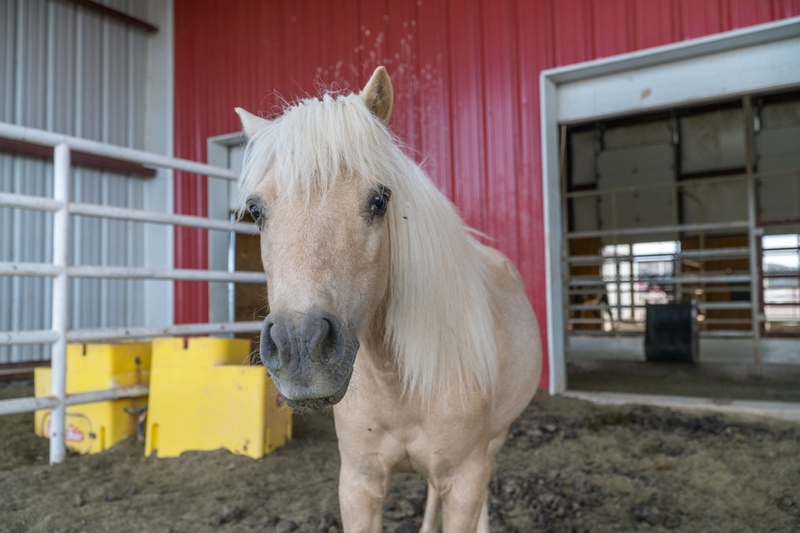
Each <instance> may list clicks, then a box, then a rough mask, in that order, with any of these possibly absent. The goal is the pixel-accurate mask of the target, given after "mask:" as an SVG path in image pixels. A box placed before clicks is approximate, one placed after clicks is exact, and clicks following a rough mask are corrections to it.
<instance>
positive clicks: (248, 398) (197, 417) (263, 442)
mask: <svg viewBox="0 0 800 533" xmlns="http://www.w3.org/2000/svg"><path fill="white" fill-rule="evenodd" d="M249 355H250V341H248V340H242V339H217V338H210V337H193V338H190V339H189V340H188V342H184V339H182V338H175V339H155V340H154V341H153V367H152V376H151V380H150V403H149V406H148V413H147V432H146V437H145V452H144V453H145V455H151V454H155V455H157V456H158V457H177V456H178V455H180V454H181V453H182V452H184V451H189V450H217V449H219V448H226V449H228V450H230V451H232V452H234V453H240V454H244V455H248V456H250V457H253V458H255V459H257V458H259V457H262V456H263V455H264V454H266V453H269V452H270V451H272V450H274V449H275V448H277V447H278V446H282V445H283V444H285V443H286V441H287V440H288V439H290V438H291V436H292V412H291V409H290V408H289V407H288V406H286V405H284V404H283V402H282V401H280V400H279V398H280V397H279V396H278V393H277V390H276V389H275V386H274V385H273V384H272V380H270V379H269V377H268V376H267V372H266V369H265V368H264V367H263V366H247V361H248V358H249Z"/></svg>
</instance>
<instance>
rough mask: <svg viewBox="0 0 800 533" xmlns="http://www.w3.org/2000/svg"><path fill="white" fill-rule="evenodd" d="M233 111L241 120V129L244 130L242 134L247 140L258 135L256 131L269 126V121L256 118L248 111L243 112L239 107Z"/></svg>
mask: <svg viewBox="0 0 800 533" xmlns="http://www.w3.org/2000/svg"><path fill="white" fill-rule="evenodd" d="M233 109H234V111H236V114H237V115H239V118H240V119H241V120H242V129H243V130H244V134H245V135H247V138H248V139H251V138H252V137H253V135H255V134H256V133H258V130H260V129H261V128H263V127H265V126H266V125H267V124H269V120H267V119H265V118H261V117H257V116H255V115H254V114H252V113H250V112H249V111H245V110H244V109H242V108H241V107H234V108H233Z"/></svg>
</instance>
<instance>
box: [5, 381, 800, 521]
mask: <svg viewBox="0 0 800 533" xmlns="http://www.w3.org/2000/svg"><path fill="white" fill-rule="evenodd" d="M31 393H32V388H31V386H30V385H29V384H27V385H26V384H22V385H20V384H17V385H12V386H8V385H5V386H0V397H5V398H8V397H14V396H25V395H31ZM47 450H48V446H47V442H46V441H45V440H44V439H40V438H38V437H35V436H34V434H33V415H32V414H24V415H14V416H5V417H0V531H2V532H20V533H21V532H47V533H51V532H64V533H66V532H75V533H78V532H95V531H113V532H137V533H138V532H160V533H166V532H187V533H190V532H198V531H199V532H203V531H220V532H243V531H268V532H272V531H276V532H290V531H297V532H311V533H317V532H327V533H333V532H336V531H340V526H339V521H338V512H339V511H338V503H337V496H336V487H337V472H338V467H339V457H338V451H337V449H336V436H335V433H334V430H333V424H332V420H331V418H330V417H329V416H327V415H324V414H322V415H313V416H306V417H304V418H297V417H296V418H295V439H294V440H293V441H292V442H291V443H290V444H288V445H287V446H285V447H283V448H280V449H278V450H277V451H275V452H273V453H272V454H270V455H268V456H266V457H264V458H263V459H261V460H257V461H256V460H252V459H250V458H248V457H243V456H237V455H233V454H231V453H229V452H227V451H216V452H205V453H201V452H192V453H186V454H184V455H182V456H181V457H179V458H177V459H158V458H146V457H144V456H143V450H144V446H143V444H142V443H139V442H136V441H135V439H131V440H129V441H126V442H124V443H121V444H119V445H117V446H115V447H114V448H112V449H110V450H108V451H106V452H104V453H100V454H97V455H93V456H85V457H81V456H70V457H69V458H68V459H67V461H65V463H64V464H61V465H58V466H55V467H52V468H51V467H49V466H48V465H47V464H46V460H47ZM490 501H491V524H492V532H493V533H501V532H502V533H512V532H520V533H524V532H535V531H555V532H562V531H563V532H572V531H576V532H595V531H598V532H604V531H652V532H655V531H668V530H669V531H680V532H693V531H697V532H745V531H753V532H767V531H782V532H784V531H785V532H790V531H794V532H797V531H800V426H798V425H796V424H790V423H785V422H775V421H769V420H747V419H739V418H734V417H728V416H719V415H704V414H697V413H693V414H685V413H678V412H675V411H670V410H667V409H656V408H647V407H641V406H626V407H599V406H595V405H592V404H588V403H585V402H582V401H579V400H573V399H569V398H560V397H559V398H552V397H550V396H548V395H547V394H546V393H544V392H543V391H540V392H539V393H538V394H537V396H536V398H535V399H534V401H533V403H532V404H531V405H530V406H529V407H528V409H527V410H526V411H525V413H524V414H523V415H522V417H521V418H520V419H519V420H518V421H517V423H515V425H514V426H513V428H512V432H511V435H510V436H509V439H508V443H507V444H506V446H505V447H504V448H503V450H502V451H501V452H500V454H499V456H498V458H497V468H496V471H495V475H494V478H493V481H492V483H491V500H490ZM424 502H425V484H424V482H423V481H422V479H421V478H419V477H416V476H397V477H396V478H395V482H394V484H393V486H392V489H391V491H390V494H389V496H388V498H387V502H386V506H385V508H384V531H386V532H402V533H405V532H412V531H416V530H417V529H418V527H419V524H420V522H421V516H422V511H423V506H424Z"/></svg>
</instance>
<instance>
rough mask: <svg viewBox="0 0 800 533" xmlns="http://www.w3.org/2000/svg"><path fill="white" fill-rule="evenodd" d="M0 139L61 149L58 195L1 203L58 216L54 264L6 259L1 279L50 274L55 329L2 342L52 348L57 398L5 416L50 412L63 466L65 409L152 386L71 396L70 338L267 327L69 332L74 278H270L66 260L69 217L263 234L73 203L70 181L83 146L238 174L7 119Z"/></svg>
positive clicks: (4, 404) (5, 334) (24, 404)
mask: <svg viewBox="0 0 800 533" xmlns="http://www.w3.org/2000/svg"><path fill="white" fill-rule="evenodd" d="M0 138H5V139H11V140H15V141H22V142H28V143H35V144H38V145H42V146H49V147H54V148H55V150H54V166H53V168H54V172H53V194H52V197H50V196H48V195H45V194H35V195H29V194H17V193H14V194H12V193H0V207H6V208H13V209H15V210H17V209H19V210H32V211H38V212H50V213H53V228H52V231H53V239H52V262H21V261H6V262H0V276H14V277H20V276H22V277H33V278H49V279H52V291H51V292H52V294H51V298H50V305H51V310H52V312H51V325H50V328H49V329H40V330H16V331H0V346H17V345H36V344H49V345H52V351H51V365H52V369H53V372H52V379H53V382H52V389H51V390H52V396H51V397H47V398H19V399H13V400H3V401H0V414H10V413H20V412H30V411H34V410H36V409H52V410H53V411H52V423H51V425H50V462H51V463H58V462H61V461H62V460H63V459H64V454H65V447H64V445H65V441H64V421H65V406H67V405H74V404H81V403H89V402H95V401H101V400H111V399H117V398H124V397H133V396H142V395H145V394H146V393H147V390H146V387H128V388H118V389H110V390H103V391H93V392H87V393H81V394H73V395H69V396H67V395H66V391H65V380H66V368H65V366H66V344H67V342H96V341H108V340H115V339H135V338H150V337H156V336H162V335H197V334H221V333H236V332H253V331H258V330H259V329H260V327H261V323H260V322H220V323H205V324H183V325H173V326H165V327H111V328H93V329H85V328H84V329H69V317H70V311H71V309H73V307H72V306H71V305H70V302H69V292H68V282H69V280H70V279H73V278H81V279H107V280H110V279H159V280H193V281H222V282H238V283H257V284H264V283H266V277H265V275H264V273H263V272H229V271H223V270H216V271H214V270H192V269H152V268H141V267H135V266H74V265H71V264H69V261H68V251H69V246H70V242H69V241H70V230H69V225H70V221H71V217H74V216H82V217H93V218H101V219H106V220H125V221H135V222H137V223H152V224H171V225H180V226H187V227H194V228H203V229H207V230H214V231H222V232H237V233H248V234H257V233H258V229H257V228H256V227H255V226H253V225H251V224H243V223H237V222H231V221H228V220H219V219H210V218H207V217H198V216H189V215H176V214H170V213H160V212H152V211H146V210H142V209H131V208H121V207H114V206H108V205H102V204H97V203H83V202H74V201H71V200H70V195H69V191H70V180H71V179H72V166H71V153H72V152H73V151H80V152H81V153H86V154H92V155H96V156H104V157H113V158H116V159H120V160H124V161H128V162H132V163H138V164H146V165H152V166H157V167H162V168H169V169H174V170H181V171H184V172H190V173H193V174H198V175H201V176H208V177H209V178H216V179H223V180H229V181H231V180H235V179H236V178H237V174H236V173H235V172H233V171H230V170H227V169H223V168H217V167H213V166H209V165H204V164H200V163H196V162H194V161H187V160H183V159H176V158H170V157H166V156H162V155H156V154H151V153H148V152H144V151H141V150H135V149H131V148H124V147H120V146H114V145H110V144H105V143H100V142H96V141H89V140H86V139H80V138H77V137H71V136H67V135H60V134H56V133H51V132H47V131H42V130H36V129H32V128H25V127H22V126H17V125H13V124H6V123H2V122H0ZM198 179H201V178H198ZM167 247H168V249H167V250H166V251H165V253H170V254H172V253H173V251H172V249H171V243H170V244H167ZM4 297H8V295H4ZM98 303H100V302H94V304H95V305H97V304H98ZM12 304H13V305H14V308H15V310H16V311H17V312H19V310H20V309H21V308H23V307H24V305H25V302H24V301H14V302H12Z"/></svg>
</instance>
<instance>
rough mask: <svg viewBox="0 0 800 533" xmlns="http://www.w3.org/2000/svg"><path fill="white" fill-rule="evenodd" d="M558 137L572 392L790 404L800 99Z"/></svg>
mask: <svg viewBox="0 0 800 533" xmlns="http://www.w3.org/2000/svg"><path fill="white" fill-rule="evenodd" d="M565 134H566V136H567V137H566V152H565V155H566V158H565V163H566V172H565V179H566V183H565V184H564V190H565V194H564V201H563V209H564V210H565V212H566V221H567V232H566V242H565V243H564V244H565V248H566V249H567V257H566V265H565V266H566V269H567V270H566V272H564V274H565V279H566V280H567V283H566V290H567V301H566V302H565V304H566V314H567V332H568V354H569V368H568V372H569V374H568V380H569V382H570V383H571V388H575V389H581V388H584V389H589V390H592V389H598V388H600V387H601V386H602V387H603V388H608V387H609V386H612V385H613V387H614V388H616V389H617V390H620V391H621V392H647V391H651V392H656V393H661V394H672V393H683V394H692V391H693V389H701V388H702V389H704V390H705V393H706V394H711V395H723V396H729V395H730V394H731V392H730V391H728V390H726V388H725V387H724V383H725V381H724V378H739V381H738V382H737V383H736V384H735V388H736V389H737V391H736V393H737V396H738V397H740V398H741V397H747V398H750V399H761V400H766V399H770V400H791V401H800V386H798V384H797V382H795V381H794V380H792V381H790V382H788V383H786V384H785V385H784V384H782V383H781V382H780V381H784V380H779V381H777V382H776V380H775V379H774V378H776V377H784V376H786V375H787V372H788V373H789V374H792V373H794V374H796V376H795V377H800V293H798V284H797V282H798V279H800V264H798V260H799V259H800V255H798V253H799V252H800V249H799V248H798V239H800V224H799V223H800V92H798V91H790V92H782V93H776V94H767V95H745V96H743V97H741V98H736V99H733V100H728V101H722V102H718V103H715V104H704V105H700V106H688V107H679V108H674V109H669V110H664V111H661V112H658V113H651V114H645V115H633V116H626V117H620V118H615V119H611V120H606V121H593V122H589V123H584V124H576V125H571V126H569V127H568V128H567V129H566V132H565ZM751 181H752V186H751ZM751 207H752V208H753V209H754V213H755V217H754V219H752V220H751V218H750V216H749V214H750V208H751ZM751 222H752V227H751ZM751 235H752V240H753V242H754V243H755V246H753V247H751V246H750V242H751ZM684 309H689V312H688V313H685V312H684V313H683V317H684V321H683V323H681V321H680V317H679V316H678V315H680V313H682V312H683V311H682V310H684ZM681 329H683V330H684V331H686V332H687V334H686V335H684V336H681V334H680V331H681ZM649 338H651V339H652V342H650V343H648V339H649ZM682 351H683V352H685V353H681V352H682ZM645 361H652V362H660V363H665V362H666V363H667V364H660V365H648V366H647V367H646V368H639V369H638V372H639V373H641V372H644V373H643V374H642V375H641V376H640V377H639V379H637V380H633V384H631V380H630V379H622V377H623V375H624V373H625V372H623V370H624V369H625V368H626V367H627V368H628V371H629V372H637V366H639V367H641V366H642V365H636V364H629V365H625V364H624V363H626V362H627V363H630V362H634V363H635V362H645ZM680 361H683V362H685V363H694V364H695V365H700V366H702V368H703V372H702V374H703V375H712V376H714V377H716V378H723V379H721V380H720V379H717V380H715V381H713V383H714V387H713V388H709V386H710V385H711V383H712V381H709V380H708V379H705V378H704V377H703V376H701V375H700V373H699V372H695V370H694V369H693V368H692V367H691V365H682V366H681V365H674V364H669V363H670V362H680ZM608 363H612V365H609V364H608ZM613 363H617V364H616V371H614V370H612V369H613V368H614V365H613ZM787 367H788V368H787ZM792 371H794V372H792ZM754 376H758V377H764V378H768V381H771V383H769V384H765V383H762V382H759V383H758V384H755V383H751V382H749V381H746V380H743V378H747V377H754ZM769 378H772V379H769ZM787 381H788V380H787ZM695 393H696V391H695Z"/></svg>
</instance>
